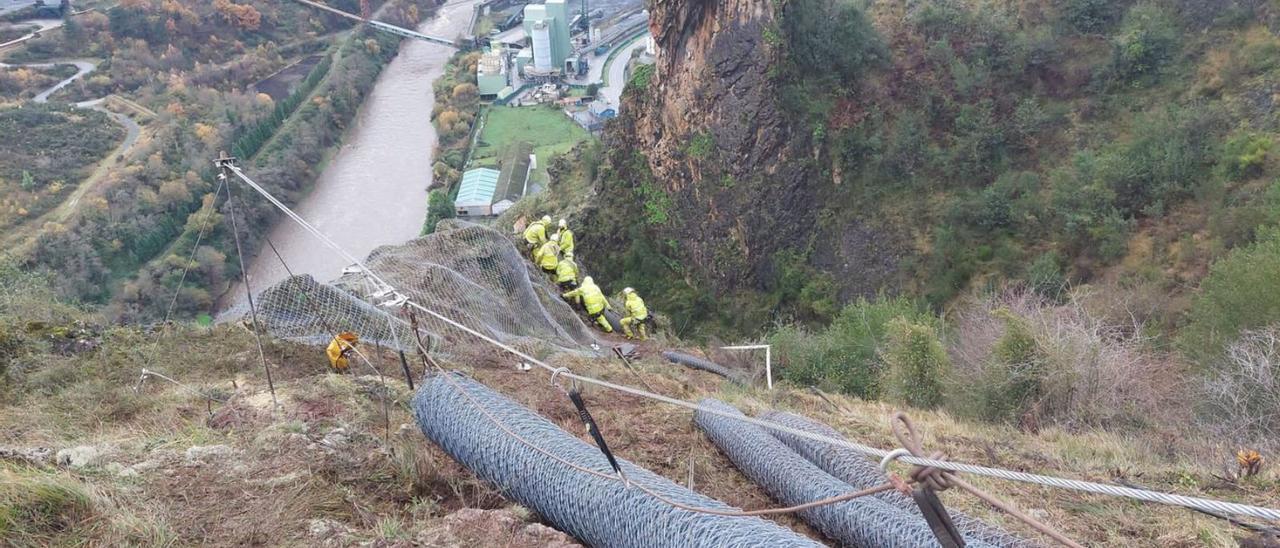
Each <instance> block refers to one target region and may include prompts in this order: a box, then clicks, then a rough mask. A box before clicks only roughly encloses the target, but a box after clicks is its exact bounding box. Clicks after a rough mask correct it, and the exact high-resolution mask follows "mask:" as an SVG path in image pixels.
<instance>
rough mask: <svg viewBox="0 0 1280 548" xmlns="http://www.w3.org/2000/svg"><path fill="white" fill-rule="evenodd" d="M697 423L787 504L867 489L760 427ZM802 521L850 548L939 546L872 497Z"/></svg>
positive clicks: (924, 528) (716, 418)
mask: <svg viewBox="0 0 1280 548" xmlns="http://www.w3.org/2000/svg"><path fill="white" fill-rule="evenodd" d="M699 406H700V407H703V408H708V409H716V410H719V411H723V412H727V413H733V414H741V413H740V412H739V411H738V410H737V409H736V408H734V407H733V406H731V405H728V404H726V403H723V402H720V401H717V400H714V399H704V400H702V402H700V404H699ZM693 418H694V422H695V423H697V425H698V427H699V428H701V429H702V430H703V431H704V432H706V433H707V436H708V437H710V438H711V440H712V441H713V442H714V443H715V444H716V446H717V447H719V448H720V450H721V451H722V452H724V454H725V455H727V456H728V457H729V460H732V461H733V463H734V465H736V466H737V467H738V469H739V470H741V471H742V473H743V474H746V476H747V477H749V478H751V479H752V481H754V482H756V483H757V484H758V485H760V487H762V488H764V490H765V491H767V492H768V493H769V494H770V495H772V496H773V498H775V499H777V500H779V501H780V502H782V503H783V504H787V505H797V504H804V503H807V502H812V501H815V500H820V499H824V498H828V497H834V496H837V495H842V494H845V493H849V492H852V491H855V490H859V489H862V488H858V489H852V488H850V486H849V484H847V483H845V482H843V481H840V480H839V479H836V478H835V477H832V476H831V475H830V474H828V473H826V472H824V471H822V470H820V469H819V468H818V467H817V466H814V464H813V463H811V462H809V461H808V460H805V458H804V457H802V456H800V455H799V454H797V453H796V452H795V451H792V450H791V449H790V448H788V447H787V446H786V445H783V443H782V442H781V441H779V440H778V439H776V438H774V437H773V436H770V435H769V433H768V432H765V431H764V429H763V428H760V427H759V426H755V425H753V424H748V423H744V422H741V421H737V420H733V419H730V418H727V417H723V416H720V415H714V414H711V413H706V412H702V411H697V412H695V413H694V415H693ZM867 487H874V486H873V485H869V486H867ZM799 515H800V517H801V518H803V519H804V520H805V522H806V523H808V524H809V525H812V526H813V527H814V528H815V529H817V530H819V531H821V532H822V534H824V535H826V536H827V537H828V538H831V539H832V540H835V541H837V542H839V543H841V544H842V545H845V546H868V547H872V546H874V547H901V548H907V547H911V548H917V547H925V546H939V544H938V540H937V539H936V538H935V537H934V536H933V532H932V531H930V530H929V526H928V524H926V523H925V521H924V518H922V517H920V516H919V515H918V514H916V515H912V514H908V513H907V512H904V511H903V510H902V509H901V508H898V507H896V506H891V505H889V504H886V503H885V502H884V501H882V500H880V499H878V498H875V497H873V496H865V497H860V498H855V499H851V500H848V501H845V502H841V503H837V504H830V505H826V506H819V507H816V508H810V509H808V510H802V511H800V512H799ZM967 540H969V541H970V542H969V546H974V547H978V546H988V545H987V544H986V543H983V542H981V541H978V540H976V539H967Z"/></svg>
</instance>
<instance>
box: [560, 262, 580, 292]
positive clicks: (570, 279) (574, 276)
mask: <svg viewBox="0 0 1280 548" xmlns="http://www.w3.org/2000/svg"><path fill="white" fill-rule="evenodd" d="M556 283H558V284H560V290H561V291H570V290H573V289H577V288H578V263H575V262H573V257H570V256H569V255H568V254H565V256H564V257H563V258H561V259H560V262H559V263H558V264H556Z"/></svg>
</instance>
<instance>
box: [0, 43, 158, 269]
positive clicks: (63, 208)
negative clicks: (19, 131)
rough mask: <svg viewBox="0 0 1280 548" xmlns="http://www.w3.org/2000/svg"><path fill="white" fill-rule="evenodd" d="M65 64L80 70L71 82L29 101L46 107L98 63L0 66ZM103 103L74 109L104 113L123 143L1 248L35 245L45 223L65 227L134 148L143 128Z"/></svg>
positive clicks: (78, 61)
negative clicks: (121, 131)
mask: <svg viewBox="0 0 1280 548" xmlns="http://www.w3.org/2000/svg"><path fill="white" fill-rule="evenodd" d="M66 64H72V65H75V66H76V68H77V69H79V70H77V71H76V73H75V74H74V75H72V76H71V77H70V78H67V79H65V80H62V81H61V82H58V83H57V84H54V85H53V86H52V87H50V88H49V89H46V90H44V91H42V92H40V93H39V94H38V95H36V96H35V97H34V98H32V101H33V102H36V103H47V102H48V101H49V96H51V95H53V94H54V93H55V92H57V91H58V90H60V89H62V88H64V87H66V86H68V85H70V84H71V82H74V81H76V80H77V79H79V78H81V77H83V76H84V75H86V74H89V73H90V72H93V71H94V69H96V68H98V63H97V62H96V61H92V60H89V59H74V60H69V61H50V62H46V63H27V64H19V65H10V64H7V63H0V68H3V67H15V66H16V67H24V66H25V67H32V68H52V67H54V66H56V65H66ZM104 101H106V98H105V97H103V98H99V99H93V100H90V101H81V102H79V103H75V106H76V108H87V109H92V110H97V111H101V112H103V113H106V115H107V116H110V117H111V119H112V120H115V121H116V123H118V124H120V125H121V126H124V129H125V137H124V141H122V142H121V143H120V145H119V146H117V147H116V149H115V151H114V152H112V153H111V154H109V155H108V156H107V157H106V158H103V159H102V161H100V162H98V166H97V167H96V168H94V170H93V173H92V174H90V175H89V176H88V177H85V178H84V180H83V181H80V184H78V185H76V189H75V190H73V191H72V192H71V194H70V195H69V196H67V198H66V199H65V200H63V201H62V203H60V204H58V207H55V208H53V209H51V210H49V211H47V212H45V213H44V214H43V215H41V216H39V217H36V218H35V219H31V220H28V221H27V222H25V223H23V224H21V225H19V226H16V227H14V228H13V229H12V230H10V231H9V233H8V234H7V235H6V238H5V240H6V241H5V242H4V247H6V248H10V249H20V248H23V247H25V246H26V245H27V244H29V243H31V242H33V241H34V236H35V230H36V229H37V228H39V227H42V226H44V225H45V223H48V222H59V223H65V222H66V221H67V220H68V219H70V218H71V216H72V215H74V214H75V212H76V208H77V207H78V206H79V205H80V200H81V199H82V198H84V197H85V196H86V195H88V194H89V191H91V190H93V188H94V187H96V186H97V184H98V182H99V181H101V180H102V178H103V177H104V176H106V174H107V173H108V172H109V171H110V170H111V168H112V167H115V165H116V163H117V161H118V160H117V159H118V158H123V157H124V155H125V153H127V152H129V150H130V149H132V148H133V145H134V144H136V143H137V142H138V137H139V136H140V135H141V134H142V128H141V127H140V126H139V125H138V123H137V122H134V121H133V119H132V118H130V117H128V116H125V115H123V114H119V113H116V112H112V111H110V110H107V109H106V108H105V107H103V106H102V103H103V102H104Z"/></svg>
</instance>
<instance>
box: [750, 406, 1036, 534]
mask: <svg viewBox="0 0 1280 548" xmlns="http://www.w3.org/2000/svg"><path fill="white" fill-rule="evenodd" d="M759 416H760V418H762V419H764V420H768V421H773V422H776V423H778V424H783V425H786V426H790V427H792V428H796V429H799V430H804V431H807V432H813V433H815V434H821V435H824V436H830V437H832V438H839V439H844V438H843V437H842V436H841V435H840V433H839V432H837V431H836V430H835V429H833V428H831V427H830V426H827V425H826V424H823V423H821V422H818V421H815V420H813V419H810V418H808V417H802V416H800V415H795V414H792V413H786V412H781V411H771V412H768V413H763V414H761V415H759ZM770 434H772V435H773V437H775V438H778V440H779V441H781V442H782V443H784V444H786V445H787V447H790V448H791V449H792V450H794V451H795V452H796V453H799V454H800V456H802V457H804V458H805V459H808V460H809V462H812V463H813V464H815V465H817V467H818V468H821V469H822V470H823V471H825V472H826V473H828V474H831V475H832V476H835V477H836V478H838V479H840V480H841V481H843V482H845V483H847V484H849V485H850V486H851V487H853V488H855V489H856V488H860V487H870V486H873V485H879V484H881V483H884V482H885V481H888V476H887V475H885V473H884V471H883V470H881V469H880V467H879V466H876V463H875V462H872V461H871V459H868V458H867V457H865V456H863V455H861V454H858V453H854V452H852V451H848V450H844V449H841V448H839V447H835V446H832V445H828V444H825V443H819V442H815V441H812V440H807V439H801V438H798V437H796V436H792V435H790V434H784V433H780V432H770ZM876 498H878V499H880V500H882V501H884V502H885V503H887V504H889V505H892V506H895V507H897V508H900V509H902V510H903V511H904V512H908V513H910V514H912V515H916V516H921V519H923V516H922V515H921V514H920V507H919V506H917V505H916V502H915V501H914V500H911V497H908V496H906V495H904V494H902V493H900V492H898V491H886V492H883V493H878V494H876ZM948 511H949V513H950V514H951V519H952V521H953V522H954V523H955V525H956V528H957V529H959V530H960V532H961V533H963V534H964V536H966V537H969V538H975V539H978V540H981V541H983V542H986V543H989V544H991V545H993V546H1000V547H1007V548H1013V547H1029V546H1038V544H1037V543H1034V542H1031V541H1028V540H1025V539H1022V538H1018V537H1017V536H1014V535H1013V534H1011V533H1009V532H1008V531H1005V530H1004V529H1001V528H999V527H996V526H994V525H991V524H989V523H987V522H984V521H982V520H979V519H977V518H974V517H972V516H969V515H967V514H965V513H964V512H959V511H956V510H951V509H948Z"/></svg>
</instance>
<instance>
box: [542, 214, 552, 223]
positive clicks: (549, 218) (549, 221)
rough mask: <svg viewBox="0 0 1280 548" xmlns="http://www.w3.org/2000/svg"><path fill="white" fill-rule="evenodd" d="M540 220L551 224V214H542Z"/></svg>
mask: <svg viewBox="0 0 1280 548" xmlns="http://www.w3.org/2000/svg"><path fill="white" fill-rule="evenodd" d="M542 222H544V223H547V224H551V216H550V215H543V216H542Z"/></svg>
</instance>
